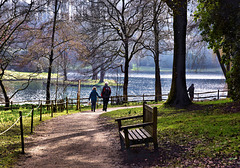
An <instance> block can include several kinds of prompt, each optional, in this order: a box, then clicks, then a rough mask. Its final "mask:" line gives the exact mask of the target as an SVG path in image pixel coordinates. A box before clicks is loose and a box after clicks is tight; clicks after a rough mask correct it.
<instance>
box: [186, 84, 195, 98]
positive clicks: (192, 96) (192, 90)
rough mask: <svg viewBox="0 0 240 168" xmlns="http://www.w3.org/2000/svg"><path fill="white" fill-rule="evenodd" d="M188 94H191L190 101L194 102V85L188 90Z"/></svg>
mask: <svg viewBox="0 0 240 168" xmlns="http://www.w3.org/2000/svg"><path fill="white" fill-rule="evenodd" d="M187 92H188V93H189V97H190V100H191V101H193V98H194V84H192V85H191V86H190V87H189V88H188V90H187Z"/></svg>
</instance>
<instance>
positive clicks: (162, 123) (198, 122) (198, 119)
mask: <svg viewBox="0 0 240 168" xmlns="http://www.w3.org/2000/svg"><path fill="white" fill-rule="evenodd" d="M231 104H232V102H231V101H230V100H219V101H206V102H197V103H194V104H193V105H191V106H190V107H189V108H188V109H175V108H170V107H164V106H158V128H157V131H158V142H159V146H160V148H161V150H166V151H168V150H171V149H169V148H170V147H169V146H174V147H175V149H174V150H176V147H179V148H181V150H180V151H178V153H181V152H182V154H181V155H180V158H177V157H175V159H171V160H169V161H168V162H169V163H170V164H171V165H175V166H181V164H182V160H183V159H185V160H188V162H191V161H192V162H193V161H194V160H195V161H196V160H198V161H199V160H203V159H207V160H216V159H219V160H221V161H222V162H227V163H229V162H231V161H234V160H237V159H238V161H239V159H240V158H239V157H240V108H239V110H235V111H234V112H231V111H229V110H226V109H228V108H226V107H228V106H229V105H231ZM230 107H231V108H229V109H232V108H235V109H237V108H238V107H237V106H235V107H234V105H233V106H232V105H231V106H230ZM141 113H142V112H141V108H134V109H131V110H130V109H127V110H118V111H113V112H109V113H104V114H102V116H104V117H107V118H109V117H110V118H111V119H110V120H109V122H114V119H115V118H119V117H125V116H133V115H139V114H141ZM134 122H136V121H133V120H131V121H130V122H128V123H125V124H132V123H134ZM169 155H172V154H171V153H170V154H169ZM169 158H171V156H169ZM179 160H180V161H179ZM221 161H220V162H221ZM204 164H205V163H202V167H204ZM222 164H224V163H222ZM199 165H201V164H199ZM239 165H240V163H239ZM190 167H191V166H190ZM200 167H201V166H200Z"/></svg>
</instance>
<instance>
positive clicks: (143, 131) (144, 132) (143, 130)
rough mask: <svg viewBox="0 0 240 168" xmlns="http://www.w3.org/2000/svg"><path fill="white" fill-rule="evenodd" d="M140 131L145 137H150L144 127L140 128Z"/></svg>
mask: <svg viewBox="0 0 240 168" xmlns="http://www.w3.org/2000/svg"><path fill="white" fill-rule="evenodd" d="M141 131H142V133H143V134H145V135H146V136H147V137H152V136H151V135H150V134H149V133H148V132H147V131H146V130H145V129H141Z"/></svg>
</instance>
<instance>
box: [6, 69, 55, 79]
mask: <svg viewBox="0 0 240 168" xmlns="http://www.w3.org/2000/svg"><path fill="white" fill-rule="evenodd" d="M29 76H31V77H32V79H47V76H48V73H47V72H42V73H31V72H17V71H10V70H6V71H5V75H4V77H3V80H20V79H21V80H28V79H29ZM52 78H57V74H56V73H53V74H52Z"/></svg>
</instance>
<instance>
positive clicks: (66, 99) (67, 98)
mask: <svg viewBox="0 0 240 168" xmlns="http://www.w3.org/2000/svg"><path fill="white" fill-rule="evenodd" d="M66 110H67V113H68V98H67V97H66Z"/></svg>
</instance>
